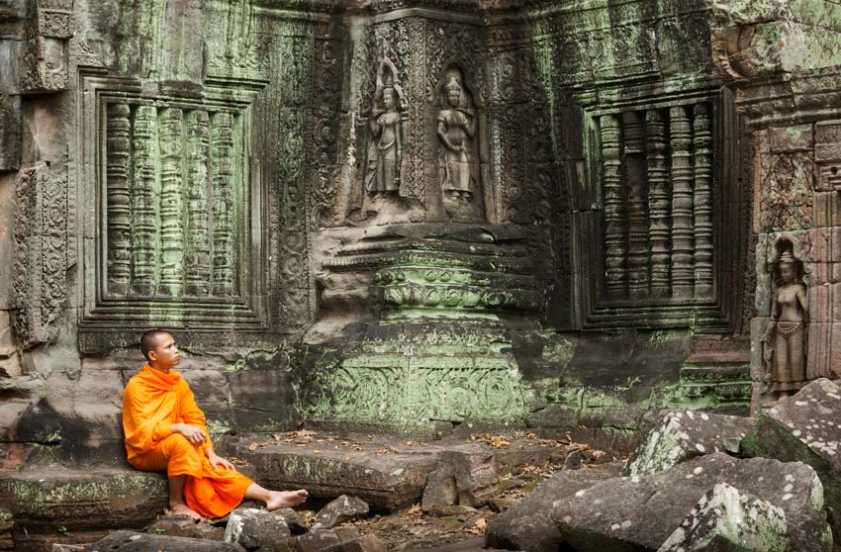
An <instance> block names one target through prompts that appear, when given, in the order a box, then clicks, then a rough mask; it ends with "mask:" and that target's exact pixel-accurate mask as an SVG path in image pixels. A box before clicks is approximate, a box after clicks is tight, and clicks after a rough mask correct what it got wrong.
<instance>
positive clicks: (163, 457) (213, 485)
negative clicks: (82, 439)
mask: <svg viewBox="0 0 841 552" xmlns="http://www.w3.org/2000/svg"><path fill="white" fill-rule="evenodd" d="M176 423H185V424H189V425H192V426H196V427H198V428H199V429H201V430H202V431H203V432H204V433H205V435H207V439H206V440H205V442H204V443H202V444H201V445H194V444H192V443H190V441H188V440H187V438H186V437H184V436H183V435H181V434H180V433H173V431H172V425H173V424H176ZM123 431H124V432H125V435H126V453H127V454H128V461H129V463H130V464H131V465H132V466H134V467H135V468H137V469H139V470H143V471H165V472H167V476H168V477H175V476H179V475H186V476H187V478H186V480H185V482H184V498H185V501H186V503H187V506H189V507H190V508H192V510H193V511H195V512H196V513H198V514H200V515H202V516H205V517H211V518H217V517H224V516H226V515H228V514H229V513H230V512H231V510H233V509H234V508H236V507H237V506H239V504H240V502H242V499H243V498H244V497H245V491H246V489H248V487H249V486H250V485H251V484H252V483H253V481H251V479H249V478H247V477H246V476H244V475H242V474H241V473H239V472H237V471H234V470H228V469H225V468H223V467H221V466H220V467H217V468H214V467H212V466H211V465H210V461H209V460H208V459H207V456H206V455H205V449H208V448H212V447H213V445H212V444H211V441H210V433H209V432H208V430H207V427H206V425H205V417H204V413H203V412H202V411H201V409H199V407H198V405H197V404H196V399H195V397H194V396H193V392H192V391H191V390H190V386H189V385H188V384H187V382H186V381H184V379H183V378H182V377H181V374H179V373H178V372H175V371H172V370H170V372H169V373H168V374H165V373H163V372H161V371H159V370H155V369H154V368H152V367H150V366H149V365H148V364H147V365H146V366H144V367H143V369H141V370H140V372H138V373H137V374H136V375H134V377H132V378H131V379H130V380H129V382H128V385H126V390H125V392H124V393H123Z"/></svg>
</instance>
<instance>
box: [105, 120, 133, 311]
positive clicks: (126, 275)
mask: <svg viewBox="0 0 841 552" xmlns="http://www.w3.org/2000/svg"><path fill="white" fill-rule="evenodd" d="M130 115H131V109H130V108H129V106H128V104H124V103H111V104H109V105H108V123H107V130H106V134H107V138H106V140H107V143H106V152H107V153H106V166H105V174H106V180H107V189H106V194H107V204H108V208H107V215H108V237H107V239H108V263H107V280H106V284H107V292H108V293H111V294H114V295H120V296H124V295H126V294H128V291H129V284H130V282H131V255H132V254H131V194H130V189H129V181H130V180H129V170H130V167H131V120H130V119H129V117H130Z"/></svg>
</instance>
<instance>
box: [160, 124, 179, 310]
mask: <svg viewBox="0 0 841 552" xmlns="http://www.w3.org/2000/svg"><path fill="white" fill-rule="evenodd" d="M159 123H160V152H161V211H160V216H161V268H160V283H159V285H158V292H159V293H161V294H162V295H168V296H171V297H179V296H181V294H182V291H183V287H184V213H183V211H184V190H183V185H184V183H183V172H182V171H183V167H182V163H183V160H184V141H183V140H184V138H183V131H184V113H183V111H182V110H181V109H178V108H169V109H164V110H163V111H162V112H161V114H160V119H159Z"/></svg>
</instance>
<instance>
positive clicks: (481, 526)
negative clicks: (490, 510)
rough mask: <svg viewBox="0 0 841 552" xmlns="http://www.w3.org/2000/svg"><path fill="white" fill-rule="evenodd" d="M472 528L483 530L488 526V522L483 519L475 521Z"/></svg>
mask: <svg viewBox="0 0 841 552" xmlns="http://www.w3.org/2000/svg"><path fill="white" fill-rule="evenodd" d="M473 525H474V526H476V527H478V528H479V529H484V528H485V527H487V526H488V522H487V521H485V518H479V519H477V520H476V523H474V524H473Z"/></svg>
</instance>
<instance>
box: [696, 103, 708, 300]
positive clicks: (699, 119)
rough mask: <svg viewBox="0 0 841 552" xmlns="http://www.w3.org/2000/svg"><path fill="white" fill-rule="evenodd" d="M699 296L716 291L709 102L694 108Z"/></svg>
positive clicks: (697, 287) (705, 295) (697, 279)
mask: <svg viewBox="0 0 841 552" xmlns="http://www.w3.org/2000/svg"><path fill="white" fill-rule="evenodd" d="M693 127H694V128H693V130H694V142H695V148H694V150H695V204H694V207H695V296H696V297H710V296H712V294H713V218H712V132H711V128H710V115H709V108H708V107H707V104H704V103H699V104H697V105H696V106H695V108H694V119H693Z"/></svg>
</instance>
